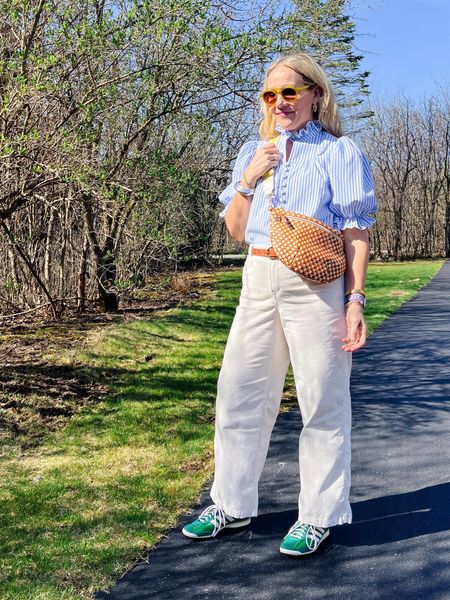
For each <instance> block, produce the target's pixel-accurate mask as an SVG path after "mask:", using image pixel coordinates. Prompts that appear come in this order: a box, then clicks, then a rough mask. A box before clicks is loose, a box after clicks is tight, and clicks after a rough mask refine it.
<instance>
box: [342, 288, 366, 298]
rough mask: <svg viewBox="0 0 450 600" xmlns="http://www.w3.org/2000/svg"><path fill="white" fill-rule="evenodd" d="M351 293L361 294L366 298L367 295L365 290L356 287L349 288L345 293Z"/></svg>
mask: <svg viewBox="0 0 450 600" xmlns="http://www.w3.org/2000/svg"><path fill="white" fill-rule="evenodd" d="M349 294H361V295H362V296H364V298H365V297H366V293H365V291H364V290H356V289H353V290H347V291H346V292H345V295H346V296H348V295H349Z"/></svg>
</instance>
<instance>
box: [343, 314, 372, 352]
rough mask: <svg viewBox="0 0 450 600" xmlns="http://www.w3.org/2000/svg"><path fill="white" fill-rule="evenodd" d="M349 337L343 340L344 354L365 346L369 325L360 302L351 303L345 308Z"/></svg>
mask: <svg viewBox="0 0 450 600" xmlns="http://www.w3.org/2000/svg"><path fill="white" fill-rule="evenodd" d="M345 318H346V321H347V336H346V337H345V338H344V339H343V340H342V341H343V342H344V345H343V346H342V350H344V352H355V350H359V349H360V348H362V347H363V346H364V344H365V343H366V339H367V325H366V322H365V320H364V310H363V307H362V306H361V305H360V304H358V302H350V303H349V304H347V306H346V308H345Z"/></svg>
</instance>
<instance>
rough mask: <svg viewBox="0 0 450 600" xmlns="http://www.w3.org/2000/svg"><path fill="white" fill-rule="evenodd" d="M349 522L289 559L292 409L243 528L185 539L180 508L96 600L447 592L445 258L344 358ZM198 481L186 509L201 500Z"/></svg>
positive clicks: (448, 311)
mask: <svg viewBox="0 0 450 600" xmlns="http://www.w3.org/2000/svg"><path fill="white" fill-rule="evenodd" d="M352 406H353V429H352V448H353V454H352V474H353V479H352V492H351V502H352V509H353V523H352V524H351V525H343V526H338V527H333V528H332V529H331V535H330V537H329V538H328V539H327V540H326V541H325V542H324V543H323V544H322V545H321V546H320V548H319V550H318V551H317V552H316V553H315V554H313V555H311V556H309V557H304V558H300V559H293V558H289V557H287V556H285V555H282V554H280V553H279V550H278V547H279V543H280V541H281V539H282V538H283V536H284V535H285V534H286V532H287V530H288V528H289V527H290V526H291V525H292V523H293V522H294V521H295V520H296V513H297V509H296V505H297V495H298V489H299V474H298V463H297V452H298V433H299V430H300V428H301V419H300V414H299V412H298V410H292V411H291V412H289V413H284V414H281V415H280V416H279V418H278V421H277V424H276V426H275V429H274V432H273V435H272V441H271V446H270V449H269V455H268V458H267V462H266V465H265V468H264V472H263V475H262V479H261V482H260V515H259V516H258V517H257V518H254V519H253V520H252V523H251V525H250V527H249V528H247V529H245V530H240V531H238V532H234V533H231V532H228V531H224V532H222V533H221V534H219V537H218V538H216V539H213V540H208V541H206V540H204V541H191V540H188V539H187V538H185V537H184V536H183V535H182V534H181V533H180V529H181V527H182V526H183V524H185V523H186V522H188V521H190V520H192V515H184V516H183V517H182V519H181V520H180V523H179V525H178V527H176V528H175V529H174V530H172V531H171V532H170V533H169V535H168V537H167V538H165V539H164V540H163V541H162V542H161V543H160V544H159V545H158V546H157V548H156V549H155V550H153V551H152V552H151V554H150V555H149V556H148V562H142V563H140V564H138V565H136V566H135V567H134V568H133V569H132V570H131V571H130V572H129V573H128V574H127V575H125V576H124V577H123V578H122V579H121V580H120V581H119V582H118V583H117V585H116V586H115V587H114V589H113V590H112V591H111V592H110V593H109V594H107V593H104V592H99V593H98V594H97V596H96V598H97V599H99V600H100V599H101V600H106V599H108V600H149V599H153V598H154V599H157V600H184V599H186V600H187V599H189V600H194V599H199V600H200V599H201V600H207V599H214V600H219V599H230V600H234V599H236V600H238V599H245V600H275V599H278V598H282V599H286V600H287V599H291V600H322V599H323V600H325V599H327V600H341V599H342V600H344V599H345V600H381V599H383V600H403V599H413V598H414V600H450V531H449V530H450V474H449V464H450V460H449V459H450V262H446V263H445V264H444V266H443V267H442V269H441V270H440V272H439V274H438V275H437V276H436V277H435V278H434V280H433V281H432V282H431V283H430V284H429V285H428V286H427V287H425V288H424V289H422V290H421V291H420V292H419V294H418V295H417V296H416V297H415V298H413V299H412V300H410V301H409V302H407V303H406V304H404V305H403V306H402V307H401V308H400V310H399V311H398V312H397V313H396V314H395V315H393V316H392V317H391V318H390V319H388V320H387V321H385V322H384V323H383V325H382V326H381V327H379V328H378V329H377V330H376V331H375V333H374V334H373V335H372V336H371V337H370V340H369V343H368V345H367V346H366V347H365V348H364V349H362V350H361V351H360V352H358V353H357V354H356V355H355V356H354V366H353V373H352ZM208 490H209V486H207V487H206V489H205V492H204V494H203V498H202V501H201V503H200V504H199V505H198V506H197V507H196V508H195V511H194V514H197V513H198V511H199V510H202V509H203V508H205V507H206V506H208V505H209V504H210V503H211V501H210V499H209V495H208Z"/></svg>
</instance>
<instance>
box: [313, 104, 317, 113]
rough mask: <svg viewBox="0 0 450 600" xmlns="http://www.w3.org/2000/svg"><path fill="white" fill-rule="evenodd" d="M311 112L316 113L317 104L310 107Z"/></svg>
mask: <svg viewBox="0 0 450 600" xmlns="http://www.w3.org/2000/svg"><path fill="white" fill-rule="evenodd" d="M312 109H313V112H317V104H316V103H315V102H314V104H313V105H312Z"/></svg>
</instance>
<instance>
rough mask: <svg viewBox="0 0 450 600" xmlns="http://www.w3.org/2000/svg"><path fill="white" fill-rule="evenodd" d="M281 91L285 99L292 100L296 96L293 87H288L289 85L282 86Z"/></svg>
mask: <svg viewBox="0 0 450 600" xmlns="http://www.w3.org/2000/svg"><path fill="white" fill-rule="evenodd" d="M281 93H282V95H283V98H284V99H285V100H293V99H294V98H296V97H297V92H296V91H295V90H294V88H290V87H287V88H284V89H283V91H282V92H281Z"/></svg>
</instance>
